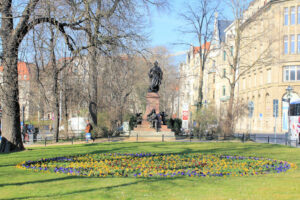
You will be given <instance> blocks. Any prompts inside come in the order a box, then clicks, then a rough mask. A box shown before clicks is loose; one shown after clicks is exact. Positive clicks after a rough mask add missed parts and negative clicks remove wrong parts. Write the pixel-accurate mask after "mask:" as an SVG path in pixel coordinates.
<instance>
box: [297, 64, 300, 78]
mask: <svg viewBox="0 0 300 200" xmlns="http://www.w3.org/2000/svg"><path fill="white" fill-rule="evenodd" d="M297 81H300V66H297Z"/></svg>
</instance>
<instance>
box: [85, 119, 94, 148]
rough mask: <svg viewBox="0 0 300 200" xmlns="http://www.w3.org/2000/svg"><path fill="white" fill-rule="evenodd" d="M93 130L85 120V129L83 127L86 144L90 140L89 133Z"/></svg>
mask: <svg viewBox="0 0 300 200" xmlns="http://www.w3.org/2000/svg"><path fill="white" fill-rule="evenodd" d="M92 130H93V126H92V125H91V123H90V121H89V120H86V127H85V139H86V142H87V143H88V142H89V140H90V139H91V136H92V134H91V131H92Z"/></svg>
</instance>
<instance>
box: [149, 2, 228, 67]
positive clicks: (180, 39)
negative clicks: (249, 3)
mask: <svg viewBox="0 0 300 200" xmlns="http://www.w3.org/2000/svg"><path fill="white" fill-rule="evenodd" d="M186 2H191V1H187V0H172V1H170V4H171V5H170V8H169V9H167V10H154V9H153V10H152V15H151V27H150V28H149V32H150V38H149V39H150V45H151V46H166V47H167V48H168V49H169V51H170V52H171V53H172V54H175V53H179V52H183V51H186V50H188V49H189V46H188V45H183V44H182V45H178V44H177V45H176V44H175V43H189V44H194V45H198V43H197V40H196V39H195V37H194V36H192V35H184V34H182V33H181V32H180V31H179V29H180V27H182V26H184V25H185V22H184V20H183V19H182V18H181V17H180V16H179V13H180V12H183V10H184V8H185V3H186ZM223 7H225V6H224V5H223ZM224 10H225V12H224V13H225V14H227V15H228V11H226V9H224ZM224 13H223V14H224ZM174 60H175V63H174V64H176V65H177V64H179V63H180V62H182V61H184V60H185V55H182V56H176V57H174Z"/></svg>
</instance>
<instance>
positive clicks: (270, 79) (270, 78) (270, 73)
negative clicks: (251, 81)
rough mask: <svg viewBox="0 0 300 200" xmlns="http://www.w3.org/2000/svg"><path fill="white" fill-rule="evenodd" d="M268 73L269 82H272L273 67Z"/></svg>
mask: <svg viewBox="0 0 300 200" xmlns="http://www.w3.org/2000/svg"><path fill="white" fill-rule="evenodd" d="M267 74H268V83H271V82H272V71H271V69H268V70H267Z"/></svg>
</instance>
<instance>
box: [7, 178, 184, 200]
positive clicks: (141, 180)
mask: <svg viewBox="0 0 300 200" xmlns="http://www.w3.org/2000/svg"><path fill="white" fill-rule="evenodd" d="M74 178H80V179H84V178H94V177H75V176H70V177H63V178H57V179H50V180H49V179H48V180H43V181H32V182H27V183H26V184H29V183H31V184H32V183H44V182H49V181H59V180H67V179H74ZM182 178H184V177H173V178H160V177H154V178H136V180H134V181H132V182H129V183H123V184H117V185H112V186H105V187H97V188H91V189H85V190H76V191H73V192H66V193H61V194H57V195H53V194H49V195H44V196H26V197H17V198H16V197H14V198H7V199H5V200H13V199H28V198H47V197H51V198H53V197H61V196H66V195H76V194H81V193H87V192H94V191H99V190H112V189H115V188H121V187H127V186H131V185H137V184H139V183H144V184H149V183H154V182H161V181H170V180H175V179H182ZM97 179H99V178H97ZM101 179H102V178H101ZM124 179H126V178H124ZM15 185H17V186H19V185H20V183H15ZM21 185H25V184H22V183H21Z"/></svg>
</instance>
